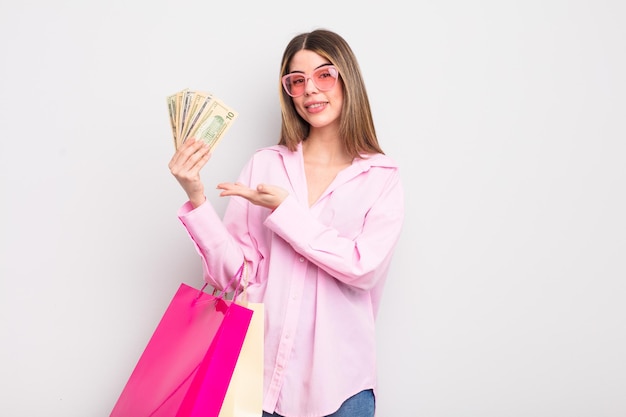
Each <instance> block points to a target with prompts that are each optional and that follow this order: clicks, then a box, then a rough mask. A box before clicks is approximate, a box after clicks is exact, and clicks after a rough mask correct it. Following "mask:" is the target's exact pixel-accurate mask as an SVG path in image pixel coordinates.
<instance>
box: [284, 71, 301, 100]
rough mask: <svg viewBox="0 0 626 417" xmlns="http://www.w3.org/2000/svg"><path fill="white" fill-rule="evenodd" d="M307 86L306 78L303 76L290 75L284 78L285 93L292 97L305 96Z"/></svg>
mask: <svg viewBox="0 0 626 417" xmlns="http://www.w3.org/2000/svg"><path fill="white" fill-rule="evenodd" d="M305 84H306V82H305V78H304V75H302V74H288V75H286V76H285V78H283V86H284V87H285V91H287V94H289V95H290V96H292V97H298V96H301V95H302V94H304V87H305Z"/></svg>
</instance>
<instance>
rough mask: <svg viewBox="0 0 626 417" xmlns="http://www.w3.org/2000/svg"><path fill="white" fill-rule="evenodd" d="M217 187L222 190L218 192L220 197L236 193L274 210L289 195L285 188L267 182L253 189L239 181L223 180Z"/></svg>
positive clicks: (253, 202)
mask: <svg viewBox="0 0 626 417" xmlns="http://www.w3.org/2000/svg"><path fill="white" fill-rule="evenodd" d="M217 188H218V189H219V190H222V192H221V193H220V196H221V197H226V196H234V195H236V196H239V197H243V198H245V199H246V200H248V201H249V202H251V203H252V204H255V205H257V206H262V207H266V208H268V209H270V210H274V209H275V208H276V207H278V206H279V205H280V203H282V202H283V201H284V200H285V199H286V198H287V196H289V193H288V192H287V190H285V189H283V188H280V187H277V186H275V185H267V184H259V185H258V186H257V187H256V189H255V188H249V187H246V186H245V185H243V184H241V183H239V182H234V183H233V182H223V183H221V184H218V185H217Z"/></svg>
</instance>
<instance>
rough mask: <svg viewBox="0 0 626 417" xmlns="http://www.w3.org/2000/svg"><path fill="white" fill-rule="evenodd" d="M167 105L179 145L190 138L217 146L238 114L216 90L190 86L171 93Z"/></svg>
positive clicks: (176, 145)
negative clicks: (207, 90) (194, 88)
mask: <svg viewBox="0 0 626 417" xmlns="http://www.w3.org/2000/svg"><path fill="white" fill-rule="evenodd" d="M167 108H168V112H169V116H170V125H171V128H172V136H173V138H174V147H175V148H176V149H178V148H179V147H180V146H181V145H182V144H183V143H185V141H186V140H187V139H189V138H194V139H200V140H202V141H204V142H205V143H207V144H208V145H209V147H210V148H211V149H213V148H215V146H217V144H218V143H219V142H220V140H221V139H222V138H223V137H224V135H225V133H226V132H227V131H228V129H229V128H230V126H231V125H232V124H233V123H234V121H235V119H236V118H237V116H238V113H237V112H236V111H235V110H233V109H232V108H230V107H229V106H227V105H226V104H225V103H224V102H223V101H222V100H220V99H219V98H217V97H215V96H214V95H213V94H211V93H208V92H204V91H193V90H189V89H184V90H181V91H179V92H177V93H175V94H172V95H169V96H167Z"/></svg>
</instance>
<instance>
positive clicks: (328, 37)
mask: <svg viewBox="0 0 626 417" xmlns="http://www.w3.org/2000/svg"><path fill="white" fill-rule="evenodd" d="M303 49H306V50H308V51H312V52H315V53H317V54H318V55H320V56H322V57H324V58H326V59H327V60H328V61H330V63H331V64H333V65H334V66H335V67H336V68H337V69H338V70H339V82H341V83H342V84H343V91H344V100H343V108H342V109H341V122H340V127H339V135H340V137H341V139H342V142H343V144H344V146H345V150H346V152H347V153H348V154H349V155H351V156H352V157H354V158H358V157H359V156H361V155H363V154H373V153H381V154H382V153H384V152H383V151H382V149H381V147H380V145H379V144H378V139H377V137H376V130H375V129H374V121H373V118H372V113H371V109H370V104H369V99H368V97H367V91H366V89H365V83H364V82H363V77H362V76H361V69H360V67H359V64H358V62H357V59H356V57H355V55H354V52H353V51H352V48H350V45H348V43H347V42H346V41H345V40H344V39H343V38H342V37H341V36H339V35H338V34H336V33H335V32H332V31H329V30H326V29H317V30H314V31H312V32H307V33H301V34H299V35H297V36H295V37H294V38H293V39H292V40H291V41H290V42H289V44H288V45H287V47H286V48H285V51H284V53H283V58H282V63H281V66H280V76H279V77H278V88H279V89H280V93H279V97H280V107H281V118H282V122H281V129H280V140H279V142H278V143H279V145H284V146H286V147H287V148H288V149H289V150H291V151H295V150H296V148H297V145H298V143H300V142H301V141H303V140H305V139H306V138H307V136H308V134H309V128H310V126H309V124H308V123H307V122H306V121H305V120H304V119H303V118H302V117H300V115H299V114H298V113H297V111H296V109H295V107H294V105H293V100H292V98H291V97H290V96H289V95H288V94H287V93H286V92H285V91H284V90H283V87H282V83H281V78H282V76H283V75H285V74H287V73H288V72H289V65H290V64H291V59H292V58H293V56H294V55H295V54H296V53H297V52H298V51H301V50H303Z"/></svg>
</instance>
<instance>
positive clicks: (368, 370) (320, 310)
mask: <svg viewBox="0 0 626 417" xmlns="http://www.w3.org/2000/svg"><path fill="white" fill-rule="evenodd" d="M280 71H281V72H280V79H279V83H280V87H279V88H280V103H281V110H282V126H281V134H280V135H281V136H280V140H279V142H278V144H277V145H275V146H270V147H267V148H263V149H259V150H257V151H256V152H255V153H254V155H253V156H252V157H251V159H250V160H249V162H248V163H247V164H246V165H245V166H244V168H243V170H242V171H241V174H240V176H239V178H238V181H237V182H235V183H221V184H218V186H217V187H218V189H220V190H221V193H220V195H221V196H230V197H231V199H230V201H229V203H228V205H227V208H226V211H225V213H224V216H223V219H221V218H220V217H219V216H218V214H217V213H216V211H215V210H214V208H213V207H212V206H211V204H210V202H208V201H207V199H206V197H205V190H204V185H203V183H202V181H201V178H200V170H201V169H202V167H203V166H204V165H205V164H206V163H207V162H208V161H209V159H210V157H211V154H210V152H209V151H208V150H207V147H206V146H205V145H204V144H203V143H202V142H201V141H193V140H189V141H187V142H186V143H185V144H184V145H183V146H182V147H180V148H179V150H178V151H177V152H176V153H175V154H174V156H173V157H172V160H171V161H170V164H169V168H170V171H171V172H172V174H173V175H174V176H175V177H176V179H177V180H178V182H179V183H180V185H181V186H182V188H183V189H184V191H185V193H186V194H187V197H188V198H189V201H188V202H187V203H185V204H184V205H183V206H182V208H181V209H180V211H179V213H178V216H179V218H180V220H181V221H182V223H183V225H184V227H185V228H186V229H187V231H188V232H189V235H190V237H191V238H192V239H193V241H194V242H195V244H196V246H197V249H198V253H199V254H200V257H201V259H202V264H203V270H204V275H205V280H206V281H207V282H208V283H209V284H210V285H212V286H214V287H217V288H220V289H221V288H223V287H224V286H226V285H228V284H227V283H228V282H229V281H230V280H231V278H232V277H233V275H235V274H236V271H238V270H239V268H240V267H241V265H242V263H243V262H247V266H248V270H249V271H250V276H249V281H250V285H249V287H248V297H249V300H250V301H251V302H263V303H264V304H265V315H266V316H265V349H264V352H265V377H264V378H265V379H264V400H263V409H264V416H285V417H322V416H334V417H340V416H350V417H367V416H373V415H374V412H375V395H376V352H375V348H376V337H375V319H376V315H377V312H378V307H379V303H380V298H381V295H382V290H383V286H384V284H385V280H386V279H387V274H388V270H389V266H390V262H391V259H392V255H393V252H394V249H395V246H396V243H397V241H398V238H399V235H400V231H401V227H402V223H403V218H404V195H403V188H402V183H401V179H400V175H399V170H398V166H397V165H396V164H395V163H394V161H393V160H392V159H391V158H389V157H388V156H386V155H385V154H384V153H383V151H382V149H381V147H380V146H379V144H378V140H377V137H376V132H375V129H374V123H373V120H372V115H371V113H370V105H369V100H368V97H367V93H366V90H365V86H364V83H363V79H362V77H361V73H360V69H359V65H358V62H357V60H356V58H355V56H354V54H353V51H352V50H351V48H350V46H349V45H348V43H346V41H345V40H344V39H343V38H342V37H341V36H339V35H338V34H336V33H334V32H331V31H328V30H315V31H312V32H309V33H302V34H300V35H298V36H296V37H294V38H293V39H292V40H291V41H290V42H289V44H288V45H287V47H286V49H285V51H284V54H283V58H282V64H281V68H280Z"/></svg>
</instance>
